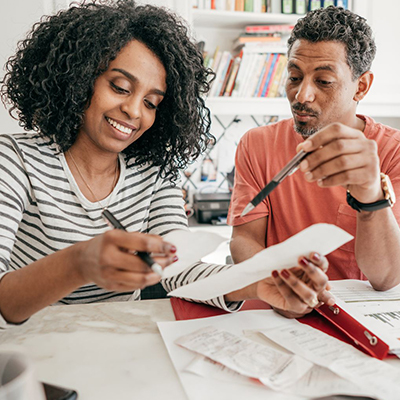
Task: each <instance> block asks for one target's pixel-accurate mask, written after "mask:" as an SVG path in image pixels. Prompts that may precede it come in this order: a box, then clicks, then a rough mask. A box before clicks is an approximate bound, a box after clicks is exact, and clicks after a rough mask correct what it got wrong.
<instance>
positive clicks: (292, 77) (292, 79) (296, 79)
mask: <svg viewBox="0 0 400 400" xmlns="http://www.w3.org/2000/svg"><path fill="white" fill-rule="evenodd" d="M299 80H300V78H296V77H294V76H291V77H289V81H290V82H298V81H299Z"/></svg>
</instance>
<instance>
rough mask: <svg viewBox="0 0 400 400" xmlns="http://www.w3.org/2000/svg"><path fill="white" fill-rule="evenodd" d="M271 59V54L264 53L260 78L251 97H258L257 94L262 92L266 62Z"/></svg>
mask: <svg viewBox="0 0 400 400" xmlns="http://www.w3.org/2000/svg"><path fill="white" fill-rule="evenodd" d="M270 57H271V54H269V53H266V55H265V59H264V63H263V67H262V70H261V73H260V76H259V78H258V82H257V86H256V89H255V91H254V93H253V97H259V93H260V92H261V91H262V87H263V84H264V77H265V71H266V69H267V65H268V60H269V58H270Z"/></svg>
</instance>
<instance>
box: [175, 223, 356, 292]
mask: <svg viewBox="0 0 400 400" xmlns="http://www.w3.org/2000/svg"><path fill="white" fill-rule="evenodd" d="M352 238H353V236H351V235H350V234H348V233H347V232H345V231H344V230H343V229H340V228H339V227H337V226H335V225H330V224H315V225H312V226H310V227H308V228H307V229H304V230H303V231H301V232H299V233H298V234H296V235H294V236H292V237H291V238H289V239H287V240H286V241H284V242H282V243H279V244H277V245H275V246H271V247H268V248H267V249H265V250H263V251H261V252H260V253H258V254H256V255H255V256H254V257H252V258H250V259H248V260H246V261H244V262H242V263H240V264H236V265H233V266H232V267H231V268H230V269H228V270H225V271H223V272H221V273H219V274H216V275H211V276H209V277H207V278H205V279H202V280H199V281H196V282H194V283H191V284H189V285H186V286H182V287H180V288H178V289H175V290H173V291H172V292H170V293H169V295H170V296H175V297H183V298H189V299H193V300H208V299H212V298H215V297H218V296H221V295H224V294H226V293H229V292H232V291H234V290H238V289H241V288H243V287H245V286H248V285H250V284H252V283H254V282H257V281H259V280H261V279H264V278H267V277H268V276H270V275H271V272H272V271H273V270H274V269H282V268H291V267H293V266H295V265H297V259H298V257H299V256H301V255H308V254H309V253H310V252H312V251H317V252H319V253H321V254H323V255H326V254H328V253H330V252H332V251H333V250H335V249H337V248H338V247H340V246H342V245H343V244H345V243H346V242H348V241H349V240H351V239H352Z"/></svg>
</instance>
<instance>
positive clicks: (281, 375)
mask: <svg viewBox="0 0 400 400" xmlns="http://www.w3.org/2000/svg"><path fill="white" fill-rule="evenodd" d="M175 343H176V344H178V345H180V346H183V347H185V348H187V349H189V350H191V351H194V352H195V353H198V354H201V355H203V356H206V357H208V358H210V359H211V360H213V361H216V362H218V363H220V364H222V365H224V366H226V367H228V368H230V369H231V370H233V371H235V372H238V373H239V374H241V375H244V376H247V377H249V378H255V379H259V380H260V381H261V382H262V383H264V384H265V385H267V386H270V387H273V388H281V387H283V386H288V385H290V384H291V383H293V382H295V381H297V380H298V379H300V378H301V377H302V376H303V375H304V374H305V373H306V372H307V371H308V370H309V369H311V367H312V365H313V364H312V363H310V362H308V361H306V360H304V359H302V358H300V357H296V356H293V355H289V354H285V353H283V352H281V351H279V350H275V349H272V348H271V347H269V346H266V345H262V344H259V343H256V342H253V341H252V340H250V339H247V338H245V337H239V336H237V335H234V334H232V333H230V332H227V331H223V330H220V329H217V328H215V327H213V326H207V327H204V328H200V329H198V330H196V331H195V332H192V333H190V334H189V335H185V336H181V337H180V338H179V339H178V340H176V341H175Z"/></svg>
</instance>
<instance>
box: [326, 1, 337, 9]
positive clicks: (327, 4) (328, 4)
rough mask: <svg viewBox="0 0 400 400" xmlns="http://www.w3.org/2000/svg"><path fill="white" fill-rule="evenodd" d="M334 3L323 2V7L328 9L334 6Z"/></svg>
mask: <svg viewBox="0 0 400 400" xmlns="http://www.w3.org/2000/svg"><path fill="white" fill-rule="evenodd" d="M335 3H336V1H335V0H323V7H324V8H326V7H329V6H334V5H335Z"/></svg>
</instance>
